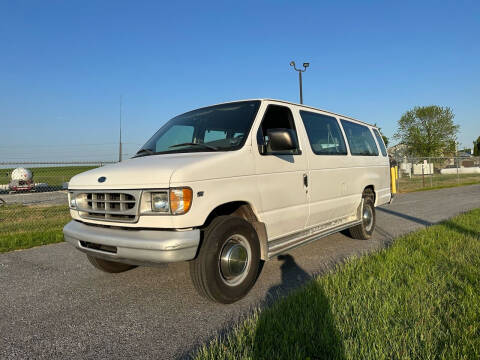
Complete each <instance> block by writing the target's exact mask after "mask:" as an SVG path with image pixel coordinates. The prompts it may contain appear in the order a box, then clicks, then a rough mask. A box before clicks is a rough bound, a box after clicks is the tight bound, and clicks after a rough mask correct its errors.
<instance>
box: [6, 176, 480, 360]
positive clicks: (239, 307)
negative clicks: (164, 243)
mask: <svg viewBox="0 0 480 360" xmlns="http://www.w3.org/2000/svg"><path fill="white" fill-rule="evenodd" d="M49 195H51V194H49ZM478 207H480V185H473V186H464V187H458V188H452V189H443V190H436V191H428V192H417V193H410V194H404V195H400V196H398V197H397V199H396V201H395V202H394V203H393V204H391V205H388V206H385V207H382V208H377V231H376V233H375V236H374V238H373V239H371V240H368V241H359V240H353V239H351V238H349V237H346V236H344V235H342V234H335V235H332V236H329V237H327V238H324V239H322V240H319V241H317V242H315V243H313V244H310V245H308V246H305V247H302V248H299V249H296V250H293V251H291V252H290V253H289V254H290V255H291V256H292V257H293V260H294V261H293V262H290V261H289V262H288V264H287V263H285V262H284V261H281V260H278V259H276V260H272V261H270V262H267V263H266V264H265V266H264V267H263V270H262V273H261V275H260V277H259V279H258V282H257V284H256V285H255V287H254V288H253V290H252V291H251V293H250V294H249V295H248V296H247V297H246V298H244V299H242V300H241V301H239V302H238V303H235V304H233V305H218V304H214V303H211V302H208V301H206V300H204V299H202V298H200V297H199V296H198V295H197V294H196V292H195V291H194V289H193V286H192V284H191V282H190V279H189V274H188V264H186V263H178V264H169V265H164V266H161V267H158V268H146V267H143V268H137V269H135V270H132V271H129V272H126V273H122V274H116V275H109V274H104V273H101V272H99V271H97V270H95V269H94V268H93V267H92V266H91V265H90V264H89V263H88V262H87V259H86V257H85V255H83V254H82V253H80V252H79V251H77V250H75V249H73V248H72V247H71V246H69V245H67V244H65V243H62V244H56V245H49V246H43V247H38V248H34V249H30V250H24V251H15V252H10V253H6V254H3V255H0V292H1V299H2V300H1V301H0V314H1V315H0V358H2V359H19V358H36V359H52V358H64V359H129V358H137V359H139V358H141V359H171V358H184V357H188V356H189V354H191V353H192V351H194V350H195V348H196V347H197V346H198V345H199V344H202V343H204V342H205V341H207V340H208V339H210V338H212V337H213V336H215V335H216V334H219V333H220V334H221V333H224V332H225V331H228V329H229V327H230V326H231V324H232V323H234V322H235V321H238V319H241V318H242V317H244V316H245V315H247V314H248V313H249V312H250V311H251V310H252V309H253V308H254V307H256V306H265V304H267V303H268V302H271V301H274V300H275V298H277V297H278V296H283V295H284V294H286V293H288V292H289V291H290V290H291V289H293V288H296V287H298V286H300V285H301V284H302V283H304V282H305V281H306V280H308V278H309V277H311V276H312V275H315V274H321V273H323V272H325V271H326V270H328V269H330V268H331V267H332V266H333V265H334V264H336V263H339V262H341V261H342V260H344V259H345V258H346V257H349V256H352V255H358V254H363V253H365V252H369V251H372V250H374V249H378V248H380V247H383V246H385V244H387V243H388V242H390V241H391V240H392V239H393V238H394V237H396V236H398V235H401V234H404V233H407V232H410V231H413V230H416V229H419V228H422V227H425V226H428V225H431V224H433V223H436V222H438V221H441V220H444V219H446V218H449V217H452V216H454V215H457V214H459V213H461V212H464V211H467V210H469V209H473V208H478ZM290 259H291V258H290ZM305 272H306V273H307V274H308V276H305V275H304V274H305ZM302 274H303V275H302Z"/></svg>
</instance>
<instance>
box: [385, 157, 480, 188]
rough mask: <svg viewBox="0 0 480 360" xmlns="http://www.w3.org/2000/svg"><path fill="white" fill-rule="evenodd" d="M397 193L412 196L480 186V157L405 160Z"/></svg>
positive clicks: (400, 163) (401, 160)
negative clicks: (435, 190) (466, 186)
mask: <svg viewBox="0 0 480 360" xmlns="http://www.w3.org/2000/svg"><path fill="white" fill-rule="evenodd" d="M394 160H395V162H396V164H397V166H398V180H397V191H399V192H409V191H417V190H427V189H435V188H443V187H450V186H456V185H468V184H477V183H480V157H473V156H469V157H406V156H405V157H402V158H394Z"/></svg>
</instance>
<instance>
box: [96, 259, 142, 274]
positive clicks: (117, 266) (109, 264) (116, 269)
mask: <svg viewBox="0 0 480 360" xmlns="http://www.w3.org/2000/svg"><path fill="white" fill-rule="evenodd" d="M87 258H88V261H90V264H92V265H93V266H95V267H96V268H97V269H98V270H102V271H104V272H107V273H120V272H124V271H127V270H130V269H133V268H136V266H134V265H129V264H122V263H119V262H114V261H108V260H103V259H99V258H97V257H94V256H91V255H87Z"/></svg>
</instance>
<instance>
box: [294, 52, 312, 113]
mask: <svg viewBox="0 0 480 360" xmlns="http://www.w3.org/2000/svg"><path fill="white" fill-rule="evenodd" d="M290 66H293V68H294V69H295V71H298V83H299V86H300V104H303V91H302V72H305V71H306V70H307V67H309V66H310V63H307V62H306V63H303V70H302V69H297V67H296V66H295V61H293V60H292V61H290Z"/></svg>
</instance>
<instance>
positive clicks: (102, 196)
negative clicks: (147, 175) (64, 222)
mask: <svg viewBox="0 0 480 360" xmlns="http://www.w3.org/2000/svg"><path fill="white" fill-rule="evenodd" d="M74 193H75V195H76V200H77V210H78V211H79V214H80V216H81V217H82V218H85V219H93V220H103V221H105V220H106V221H115V222H135V221H137V219H138V202H139V200H140V191H122V192H105V191H92V192H74Z"/></svg>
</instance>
